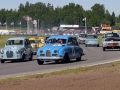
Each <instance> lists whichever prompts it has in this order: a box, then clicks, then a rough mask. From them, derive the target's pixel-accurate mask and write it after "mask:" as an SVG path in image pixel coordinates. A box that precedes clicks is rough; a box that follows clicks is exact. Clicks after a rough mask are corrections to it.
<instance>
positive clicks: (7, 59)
mask: <svg viewBox="0 0 120 90" xmlns="http://www.w3.org/2000/svg"><path fill="white" fill-rule="evenodd" d="M20 59H21V58H0V60H6V61H9V60H20Z"/></svg>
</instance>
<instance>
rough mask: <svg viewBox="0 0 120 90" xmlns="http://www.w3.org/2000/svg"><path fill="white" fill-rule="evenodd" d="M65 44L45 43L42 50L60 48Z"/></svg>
mask: <svg viewBox="0 0 120 90" xmlns="http://www.w3.org/2000/svg"><path fill="white" fill-rule="evenodd" d="M63 46H64V45H62V44H58V45H57V44H56V45H48V44H46V45H44V46H43V47H42V48H40V50H60V49H61V48H62V47H63Z"/></svg>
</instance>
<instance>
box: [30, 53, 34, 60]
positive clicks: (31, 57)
mask: <svg viewBox="0 0 120 90" xmlns="http://www.w3.org/2000/svg"><path fill="white" fill-rule="evenodd" d="M32 59H33V53H31V56H30V58H29V61H31V60H32Z"/></svg>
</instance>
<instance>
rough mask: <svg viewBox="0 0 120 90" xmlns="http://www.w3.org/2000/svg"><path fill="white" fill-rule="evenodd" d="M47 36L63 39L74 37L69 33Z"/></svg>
mask: <svg viewBox="0 0 120 90" xmlns="http://www.w3.org/2000/svg"><path fill="white" fill-rule="evenodd" d="M49 38H64V39H68V38H74V36H70V35H54V36H50V37H49Z"/></svg>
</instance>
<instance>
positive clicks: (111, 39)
mask: <svg viewBox="0 0 120 90" xmlns="http://www.w3.org/2000/svg"><path fill="white" fill-rule="evenodd" d="M105 41H120V38H106V39H105Z"/></svg>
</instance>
